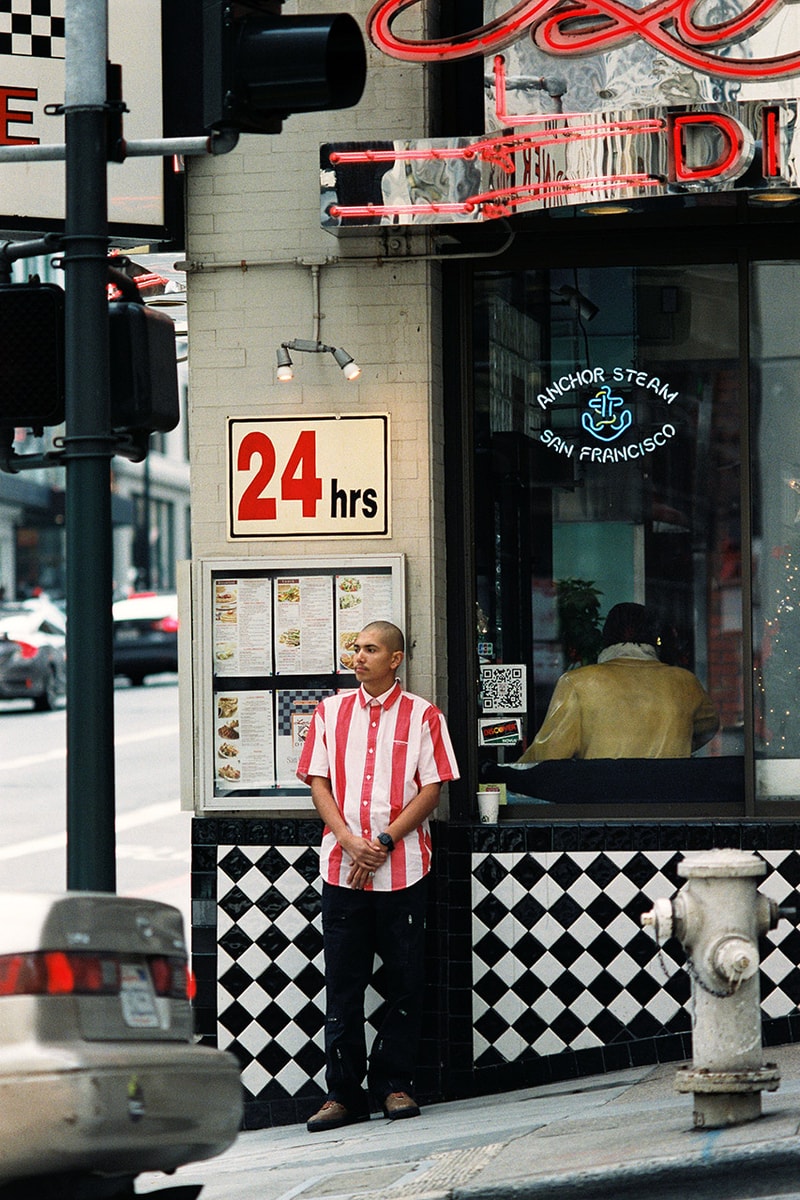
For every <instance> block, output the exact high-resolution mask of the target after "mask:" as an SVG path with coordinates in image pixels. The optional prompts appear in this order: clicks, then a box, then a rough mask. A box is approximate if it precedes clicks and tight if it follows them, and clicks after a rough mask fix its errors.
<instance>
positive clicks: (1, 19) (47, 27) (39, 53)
mask: <svg viewBox="0 0 800 1200" xmlns="http://www.w3.org/2000/svg"><path fill="white" fill-rule="evenodd" d="M64 9H65V0H0V54H18V55H21V56H24V57H26V58H63V57H64V51H65V41H64Z"/></svg>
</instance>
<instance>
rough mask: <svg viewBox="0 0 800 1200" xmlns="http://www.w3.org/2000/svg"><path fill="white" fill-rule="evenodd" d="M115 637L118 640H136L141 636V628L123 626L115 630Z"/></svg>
mask: <svg viewBox="0 0 800 1200" xmlns="http://www.w3.org/2000/svg"><path fill="white" fill-rule="evenodd" d="M114 637H115V638H116V639H117V641H118V642H135V641H136V639H137V638H138V637H139V630H138V629H136V628H135V627H134V628H133V629H125V628H124V627H123V628H121V629H117V630H115V633H114Z"/></svg>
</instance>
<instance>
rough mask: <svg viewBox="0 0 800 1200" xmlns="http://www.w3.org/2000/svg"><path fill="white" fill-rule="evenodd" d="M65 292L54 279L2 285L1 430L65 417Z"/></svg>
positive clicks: (40, 426) (38, 426)
mask: <svg viewBox="0 0 800 1200" xmlns="http://www.w3.org/2000/svg"><path fill="white" fill-rule="evenodd" d="M64 394H65V372H64V292H63V289H62V288H60V287H58V285H57V284H55V283H38V282H31V283H10V284H3V285H2V286H0V428H2V429H14V428H15V427H17V426H19V427H21V428H25V429H34V430H36V431H39V430H42V429H43V428H44V427H45V426H46V425H60V424H61V422H62V421H63V420H64Z"/></svg>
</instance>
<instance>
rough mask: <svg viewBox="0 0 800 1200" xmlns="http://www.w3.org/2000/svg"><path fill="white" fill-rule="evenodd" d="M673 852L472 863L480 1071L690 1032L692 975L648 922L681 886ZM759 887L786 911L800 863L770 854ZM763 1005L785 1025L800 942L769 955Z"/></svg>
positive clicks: (510, 857)
mask: <svg viewBox="0 0 800 1200" xmlns="http://www.w3.org/2000/svg"><path fill="white" fill-rule="evenodd" d="M682 857H683V856H682V854H677V853H673V852H671V851H655V850H654V851H647V852H644V853H643V852H637V851H597V852H595V851H574V852H571V853H569V854H565V853H558V852H552V853H543V854H538V855H533V854H526V853H502V852H494V853H488V854H475V855H473V859H472V977H473V989H474V990H473V1002H472V1017H473V1056H474V1065H475V1066H476V1067H481V1066H492V1065H497V1064H500V1063H503V1062H506V1063H509V1062H515V1061H517V1060H520V1059H522V1058H523V1057H526V1056H529V1055H530V1053H531V1051H534V1052H535V1053H536V1054H538V1055H555V1054H560V1053H562V1052H563V1051H565V1050H582V1049H589V1048H591V1047H603V1046H610V1045H613V1044H614V1043H615V1042H623V1041H632V1040H636V1039H639V1038H645V1037H657V1036H660V1035H665V1034H669V1033H679V1032H687V1031H689V1030H690V1029H691V1014H690V992H691V986H690V981H689V976H688V974H687V973H686V970H685V957H684V954H683V951H682V950H681V948H680V946H678V944H677V943H676V942H670V943H669V944H668V945H667V946H666V947H662V949H661V950H660V952H659V950H658V948H657V947H656V945H655V943H654V940H653V937H652V934H651V933H650V932H649V931H645V930H643V929H642V928H641V925H640V917H641V914H642V913H643V912H645V911H646V910H647V909H649V908H650V907H651V906H652V901H653V900H655V899H657V898H658V897H659V896H665V897H667V896H671V895H673V893H674V892H675V891H676V889H677V888H678V887H679V886H681V885H682V883H683V882H684V881H683V880H682V879H680V878H679V877H678V874H677V864H678V862H679V861H680V859H681V858H682ZM762 857H763V858H764V859H765V860H766V862H767V866H768V874H767V877H766V879H765V880H764V882H763V883H762V884H761V886H760V890H761V891H763V892H764V893H765V894H766V895H768V896H770V897H772V898H773V899H775V900H777V901H778V903H779V904H780V903H784V902H786V901H787V900H788V899H789V897H790V896H791V895H792V894H793V892H794V888H795V886H796V884H797V876H798V855H797V853H796V852H794V851H791V850H779V851H769V850H765V851H762ZM762 955H763V958H762V972H761V1002H762V1010H763V1013H764V1015H765V1016H767V1017H780V1016H786V1015H788V1014H790V1013H792V1012H795V1011H796V1009H797V1004H798V1000H799V999H800V969H798V966H797V965H796V964H797V963H798V961H800V958H799V957H798V956H799V955H800V933H798V931H797V930H796V929H795V928H794V926H793V925H790V924H789V922H788V921H785V920H781V922H780V923H779V925H778V928H777V929H776V930H774V931H772V932H771V933H770V934H768V935H767V938H766V939H765V941H764V944H763V945H762Z"/></svg>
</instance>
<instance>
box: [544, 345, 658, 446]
mask: <svg viewBox="0 0 800 1200" xmlns="http://www.w3.org/2000/svg"><path fill="white" fill-rule="evenodd" d="M634 388H635V389H637V393H638V395H639V396H640V397H641V398H642V400H643V401H644V402H645V403H647V402H652V400H653V399H655V400H661V401H663V402H664V403H665V404H667V405H670V404H672V403H673V401H674V400H675V399H676V398H677V396H678V392H677V390H675V389H673V388H672V387H671V385H670V384H669V383H666V382H664V381H663V380H661V379H659V377H658V376H657V375H649V374H648V373H647V372H646V371H640V370H638V369H637V368H635V367H620V366H616V367H611V368H609V369H606V368H604V367H586V368H584V369H583V370H580V369H578V370H576V371H574V372H571V373H569V374H566V375H562V376H561V378H560V379H555V380H553V382H552V383H551V384H550V385H549V386H548V387H547V388H545V389H544V390H543V391H542V392H540V393H539V395H538V396H537V397H536V401H537V403H538V405H539V407H540V408H541V409H543V410H544V411H547V410H548V409H549V408H550V406H551V405H554V404H558V402H559V401H562V402H564V401H565V400H566V401H568V402H569V403H570V404H571V405H574V404H575V399H576V398H577V400H578V406H579V407H580V406H581V404H582V405H583V409H582V412H581V419H580V426H581V430H582V432H583V435H584V436H583V437H581V436H580V434H579V433H577V432H576V434H575V435H574V436H568V435H567V434H566V433H565V431H564V430H561V432H560V433H556V431H555V430H553V429H549V428H548V429H542V430H541V431H540V433H539V441H540V442H542V444H543V445H545V446H548V447H549V448H550V449H551V450H553V451H554V452H555V453H556V454H561V455H564V456H565V457H567V458H572V459H575V460H576V461H578V462H589V463H619V462H635V461H636V459H639V458H644V457H645V455H647V454H652V453H653V452H654V451H655V450H657V449H659V448H660V447H663V446H666V445H667V443H668V442H669V441H670V439H671V438H674V437H675V435H676V433H677V430H676V428H675V426H674V425H673V424H672V423H671V422H669V421H666V422H664V423H663V424H661V425H656V427H650V428H649V432H648V433H646V434H645V435H644V436H642V435H641V434H638V435H637V434H636V433H635V431H634V429H633V423H634V401H633V397H632V395H631V394H629V395H627V396H626V395H622V394H620V393H621V392H623V391H626V390H627V391H628V393H631V391H632V389H634ZM648 406H649V405H648ZM626 435H628V436H626ZM631 435H633V436H631Z"/></svg>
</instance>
